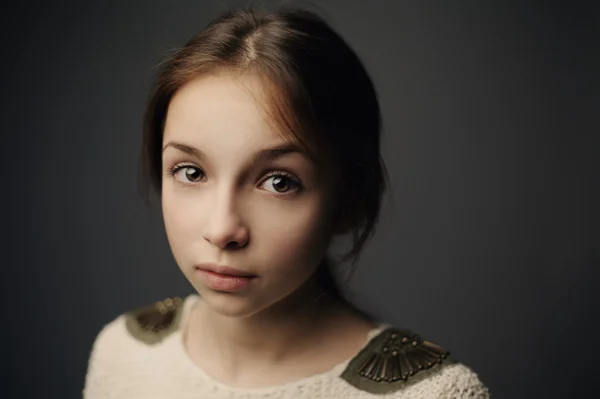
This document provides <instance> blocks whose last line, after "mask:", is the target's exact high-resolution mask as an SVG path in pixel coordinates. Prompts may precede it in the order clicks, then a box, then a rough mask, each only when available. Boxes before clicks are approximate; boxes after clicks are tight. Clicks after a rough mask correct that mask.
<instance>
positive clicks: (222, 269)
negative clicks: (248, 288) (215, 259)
mask: <svg viewBox="0 0 600 399" xmlns="http://www.w3.org/2000/svg"><path fill="white" fill-rule="evenodd" d="M194 268H195V269H196V270H199V271H204V272H210V273H213V274H217V275H221V276H226V277H246V278H252V277H258V276H257V275H256V274H252V273H249V272H246V271H244V270H240V269H236V268H233V267H229V266H223V265H215V264H208V263H203V264H200V265H196V266H195V267H194Z"/></svg>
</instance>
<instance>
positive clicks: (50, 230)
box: [0, 0, 600, 398]
mask: <svg viewBox="0 0 600 399" xmlns="http://www.w3.org/2000/svg"><path fill="white" fill-rule="evenodd" d="M238 3H239V2H235V1H127V2H116V1H115V2H107V1H95V2H90V1H86V2H81V1H80V2H71V3H65V2H35V3H32V2H28V3H25V2H20V3H19V4H12V5H11V4H6V5H4V6H2V7H3V9H2V12H0V14H1V15H2V17H1V21H0V22H2V24H1V25H2V37H3V41H2V43H3V44H2V65H1V68H2V69H1V73H2V77H3V79H2V83H1V85H2V86H1V88H2V109H1V110H0V112H1V118H2V119H1V123H2V129H3V132H2V146H1V148H0V155H1V162H2V182H3V184H2V206H3V209H4V212H3V214H2V227H3V237H2V280H1V281H2V283H1V284H2V285H1V287H2V294H3V296H4V297H5V298H4V300H3V302H2V315H3V316H4V326H3V327H2V335H3V339H2V367H3V372H2V379H3V380H4V381H3V384H2V386H3V388H2V389H3V392H6V393H8V394H9V395H8V396H4V394H0V396H2V397H11V398H12V397H38V396H39V397H45V398H77V397H79V396H80V391H81V388H82V385H83V379H84V375H85V372H86V367H87V358H88V355H89V350H90V348H91V345H92V342H93V340H94V338H95V335H96V334H97V332H98V331H99V330H100V328H101V327H102V326H103V325H104V324H105V323H107V322H109V321H110V320H112V319H113V318H114V317H116V316H117V315H118V314H119V313H121V312H123V311H125V310H128V309H131V308H134V307H137V306H139V305H143V304H147V303H151V302H153V301H155V300H157V299H162V298H164V297H167V296H172V295H186V294H188V293H190V292H191V288H190V286H189V285H188V283H187V282H186V281H185V280H184V278H183V277H182V275H181V274H180V272H179V270H178V269H177V267H176V265H175V263H174V261H173V259H172V257H171V254H170V252H169V248H168V245H167V242H166V238H165V235H164V232H163V227H162V220H161V217H160V212H159V209H158V208H157V207H154V208H147V207H146V206H145V205H144V204H143V202H142V200H141V199H140V197H139V195H138V193H137V183H136V177H137V155H138V147H139V143H140V126H141V114H142V109H143V106H144V100H145V98H146V95H147V92H148V88H149V82H150V78H151V76H152V74H153V72H154V70H153V66H154V65H155V64H156V62H157V61H158V60H159V57H160V55H161V54H162V53H163V52H164V51H165V50H167V49H168V48H170V47H171V46H175V45H181V44H182V43H183V42H184V41H185V40H187V39H188V38H189V37H190V36H191V35H192V34H194V33H196V32H197V31H198V30H199V29H201V28H202V27H203V26H204V24H206V23H207V22H208V20H209V19H210V18H212V17H214V16H215V15H216V14H218V13H219V12H220V11H222V10H224V9H226V8H227V6H229V5H234V4H238ZM319 3H320V6H319V7H316V9H317V10H320V12H321V13H322V14H324V15H325V17H326V18H327V19H328V20H329V21H330V22H331V23H332V24H333V26H334V27H335V28H336V29H337V30H338V31H339V32H341V33H342V35H343V36H344V37H345V38H347V40H348V41H349V42H350V43H351V45H352V46H353V47H354V48H355V50H356V51H357V52H358V53H359V55H360V56H361V57H362V59H363V60H364V62H365V63H366V65H367V67H368V69H369V70H370V72H371V74H372V77H373V79H374V80H375V82H376V85H377V87H378V90H379V94H380V99H381V104H382V108H383V115H384V120H385V132H384V150H383V153H384V157H385V159H386V161H387V165H388V168H389V171H390V177H391V183H392V187H393V189H392V194H393V196H392V198H393V200H392V199H388V200H386V204H385V207H384V211H383V217H382V221H381V224H380V227H379V229H378V234H377V236H376V238H375V239H374V240H373V241H372V243H371V244H370V245H369V246H368V248H367V250H366V251H365V253H364V256H363V257H362V259H361V262H360V264H359V267H358V272H357V274H356V276H355V278H354V280H353V282H352V288H353V292H354V297H355V299H356V300H357V301H358V302H359V303H360V304H361V305H362V306H364V307H365V308H366V309H368V310H371V311H374V312H375V313H377V314H378V315H379V316H380V317H381V318H383V319H385V320H386V321H389V322H391V323H394V324H397V325H400V326H404V327H409V328H411V329H413V330H415V331H417V332H419V333H421V334H422V335H424V336H426V337H427V338H429V339H431V340H433V341H436V342H438V343H440V344H442V345H444V346H446V347H448V348H449V349H451V351H452V352H453V353H454V354H455V355H456V357H458V358H459V359H460V360H462V361H463V362H464V363H466V364H467V365H469V366H471V367H472V368H473V369H475V370H476V371H477V372H478V374H479V376H480V378H481V379H482V380H483V381H484V382H485V383H486V384H487V385H488V386H489V387H490V388H491V389H492V391H493V393H494V394H495V395H494V396H495V397H497V398H504V397H506V398H532V397H535V398H550V397H552V398H554V397H556V398H559V397H574V396H576V395H578V394H585V393H586V392H587V390H588V389H592V388H595V382H594V380H593V379H592V368H593V364H594V363H596V360H597V343H598V339H597V337H596V334H595V331H597V330H596V319H597V316H598V313H597V312H598V311H597V307H598V297H597V295H596V291H597V290H598V286H599V284H598V282H599V281H600V280H599V275H598V274H599V273H598V270H597V266H598V263H599V262H598V261H599V253H598V237H599V235H598V227H597V226H598V224H597V219H596V211H597V206H596V202H597V201H598V199H599V198H598V189H597V186H598V176H597V174H596V173H595V169H594V168H596V169H598V167H599V166H600V165H599V163H598V159H597V158H598V148H599V147H597V146H596V147H594V145H596V142H597V139H596V136H597V135H598V123H597V121H596V120H595V119H596V118H597V115H598V103H599V101H598V99H599V97H598V87H599V86H598V83H599V81H598V73H597V71H598V70H600V64H599V62H598V43H599V41H598V30H597V29H598V21H599V17H598V13H597V12H595V10H593V9H592V8H591V7H584V5H583V4H577V3H574V2H571V3H568V4H570V5H569V6H566V5H561V4H559V3H554V2H506V1H438V2H428V1H412V2H409V1H395V2H392V1H369V2H361V1H348V0H345V1H342V0H338V1H333V0H331V1H321V2H319ZM51 4H52V5H51ZM565 4H567V3H565ZM313 9H314V7H313ZM592 114H595V115H592ZM593 392H594V391H591V392H590V394H591V393H593ZM586 396H587V395H586Z"/></svg>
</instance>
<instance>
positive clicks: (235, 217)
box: [204, 184, 248, 248]
mask: <svg viewBox="0 0 600 399" xmlns="http://www.w3.org/2000/svg"><path fill="white" fill-rule="evenodd" d="M206 212H207V215H208V219H207V223H206V226H205V229H204V237H205V239H207V240H208V241H210V242H211V243H213V244H214V245H217V246H219V247H223V248H224V247H226V246H228V245H229V244H230V243H231V242H236V243H237V244H238V245H245V242H246V241H247V234H248V232H247V227H246V226H245V224H244V222H243V218H242V215H241V214H240V208H239V193H238V192H237V190H236V188H235V187H234V185H231V184H221V185H218V184H217V185H215V187H214V191H213V198H212V201H211V205H210V209H207V210H206Z"/></svg>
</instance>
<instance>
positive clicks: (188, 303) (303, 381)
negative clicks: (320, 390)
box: [176, 294, 389, 395]
mask: <svg viewBox="0 0 600 399" xmlns="http://www.w3.org/2000/svg"><path fill="white" fill-rule="evenodd" d="M199 300H200V296H199V295H197V294H191V295H189V296H188V297H186V299H185V301H184V304H183V309H182V311H183V312H182V317H181V323H180V328H179V331H178V334H177V338H176V345H177V349H178V352H179V353H180V355H181V357H182V358H183V362H184V363H185V364H186V365H187V368H189V369H190V370H193V372H194V374H196V375H198V376H199V377H200V378H202V379H203V380H205V381H206V382H207V383H208V384H211V385H212V386H213V387H215V388H217V389H219V390H222V391H227V392H232V393H245V394H257V395H264V394H266V393H270V392H273V391H281V390H290V389H293V388H295V387H300V386H304V385H310V384H312V383H314V382H315V381H317V380H323V379H335V378H338V377H340V376H341V374H342V373H343V372H344V370H345V369H346V368H347V367H348V365H349V364H350V362H351V361H352V360H353V359H354V358H355V357H356V356H357V355H358V354H359V353H360V352H361V351H362V350H363V349H364V348H365V347H367V346H368V344H369V343H370V342H371V341H372V340H373V339H374V338H375V337H377V336H378V335H379V334H380V333H381V332H382V331H383V330H385V329H386V328H387V327H389V326H388V325H387V324H385V323H378V324H377V326H376V327H375V328H373V329H371V330H370V331H369V332H368V333H367V335H366V337H365V341H364V343H363V345H362V346H361V347H360V348H359V350H358V351H357V352H356V353H355V354H354V355H353V356H351V357H350V358H348V359H346V360H344V361H343V362H341V363H338V364H336V365H335V366H333V367H332V368H331V369H329V370H327V371H324V372H321V373H317V374H313V375H311V376H308V377H304V378H300V379H297V380H295V381H290V382H288V383H285V384H278V385H271V386H267V387H260V388H240V387H233V386H230V385H227V384H225V383H223V382H221V381H219V380H217V379H215V378H214V377H212V376H210V375H209V374H208V373H206V372H205V371H204V370H203V369H202V368H201V367H200V366H198V365H197V364H196V363H195V362H194V361H193V360H192V358H191V357H190V355H189V354H188V352H187V348H186V346H185V334H184V332H185V331H186V330H187V327H188V322H189V316H190V313H191V310H192V308H193V307H194V305H195V304H196V303H197V302H198V301H199Z"/></svg>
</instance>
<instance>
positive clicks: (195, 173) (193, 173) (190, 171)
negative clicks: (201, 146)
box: [185, 168, 198, 180]
mask: <svg viewBox="0 0 600 399" xmlns="http://www.w3.org/2000/svg"><path fill="white" fill-rule="evenodd" d="M185 174H186V176H187V177H189V178H190V180H196V179H198V170H197V169H193V168H187V169H186V171H185Z"/></svg>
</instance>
